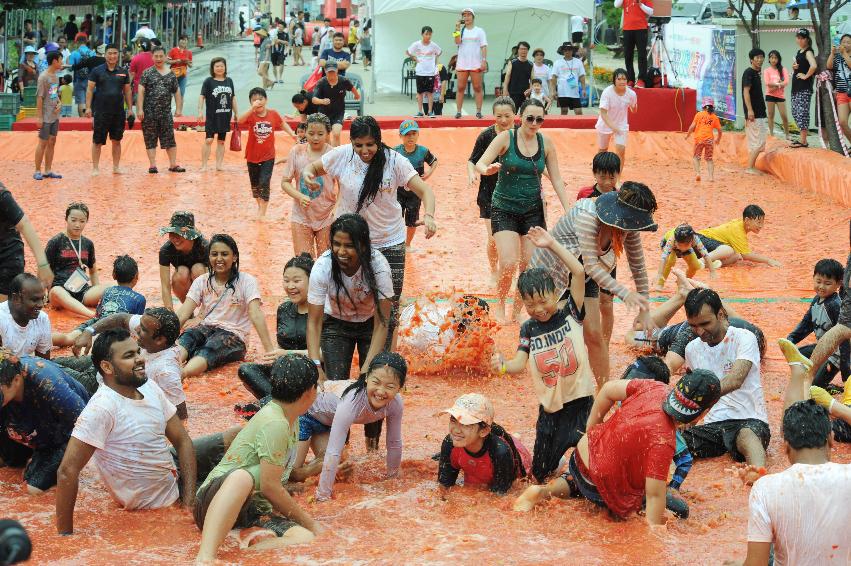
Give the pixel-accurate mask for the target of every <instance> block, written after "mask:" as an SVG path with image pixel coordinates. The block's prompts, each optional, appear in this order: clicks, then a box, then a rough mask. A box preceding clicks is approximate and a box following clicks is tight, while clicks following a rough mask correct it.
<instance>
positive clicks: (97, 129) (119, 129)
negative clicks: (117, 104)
mask: <svg viewBox="0 0 851 566" xmlns="http://www.w3.org/2000/svg"><path fill="white" fill-rule="evenodd" d="M126 123H127V118H126V117H125V115H124V112H122V113H120V114H103V113H100V112H99V113H97V114H95V117H94V120H93V121H92V143H93V144H95V145H106V137H107V136H109V139H111V140H112V141H121V139H122V138H123V137H124V127H125V124H126Z"/></svg>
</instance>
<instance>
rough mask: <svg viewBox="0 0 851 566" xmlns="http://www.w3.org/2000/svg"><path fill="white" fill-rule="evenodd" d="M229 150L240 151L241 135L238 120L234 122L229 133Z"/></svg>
mask: <svg viewBox="0 0 851 566" xmlns="http://www.w3.org/2000/svg"><path fill="white" fill-rule="evenodd" d="M230 150H231V151H242V135H241V133H240V131H239V122H234V124H233V130H231V133H230Z"/></svg>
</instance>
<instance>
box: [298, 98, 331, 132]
mask: <svg viewBox="0 0 851 566" xmlns="http://www.w3.org/2000/svg"><path fill="white" fill-rule="evenodd" d="M295 96H298V95H295ZM295 96H294V97H293V98H295ZM303 124H304V129H305V131H306V130H307V127H308V126H309V125H310V124H322V125H323V126H325V130H326V131H327V132H330V131H331V120H329V119H328V116H326V115H325V114H322V113H321V112H315V113H313V114H310V115H309V116H308V117H307V121H306V122H303Z"/></svg>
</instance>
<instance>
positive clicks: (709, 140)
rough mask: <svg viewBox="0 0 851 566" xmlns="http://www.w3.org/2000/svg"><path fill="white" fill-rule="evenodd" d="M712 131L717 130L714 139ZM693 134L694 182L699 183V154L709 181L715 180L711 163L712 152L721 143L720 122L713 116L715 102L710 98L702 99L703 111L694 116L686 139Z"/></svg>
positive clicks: (713, 166)
mask: <svg viewBox="0 0 851 566" xmlns="http://www.w3.org/2000/svg"><path fill="white" fill-rule="evenodd" d="M713 130H718V139H715V136H714V135H713ZM692 132H694V174H695V177H694V180H695V181H700V154H701V153H703V158H704V159H706V169H707V171H709V181H710V182H712V181H714V180H715V165H714V164H713V162H712V150H713V148H714V146H715V145H717V144H719V143H721V120H719V119H718V115H717V114H715V101H714V100H712V97H711V96H705V97H704V98H703V110H702V111H701V112H698V113H697V114H695V115H694V120H693V121H692V123H691V126H689V128H688V131H687V132H686V139H688V137H689V136H690V135H691V133H692Z"/></svg>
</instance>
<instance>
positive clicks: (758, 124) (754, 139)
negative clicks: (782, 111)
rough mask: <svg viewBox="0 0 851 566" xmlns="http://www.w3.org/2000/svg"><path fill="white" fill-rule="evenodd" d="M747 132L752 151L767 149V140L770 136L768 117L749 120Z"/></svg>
mask: <svg viewBox="0 0 851 566" xmlns="http://www.w3.org/2000/svg"><path fill="white" fill-rule="evenodd" d="M745 132H747V135H748V149H749V150H750V151H757V150H760V149H765V140H766V139H767V138H768V118H755V119H754V121H753V122H747V124H746V126H745Z"/></svg>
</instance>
